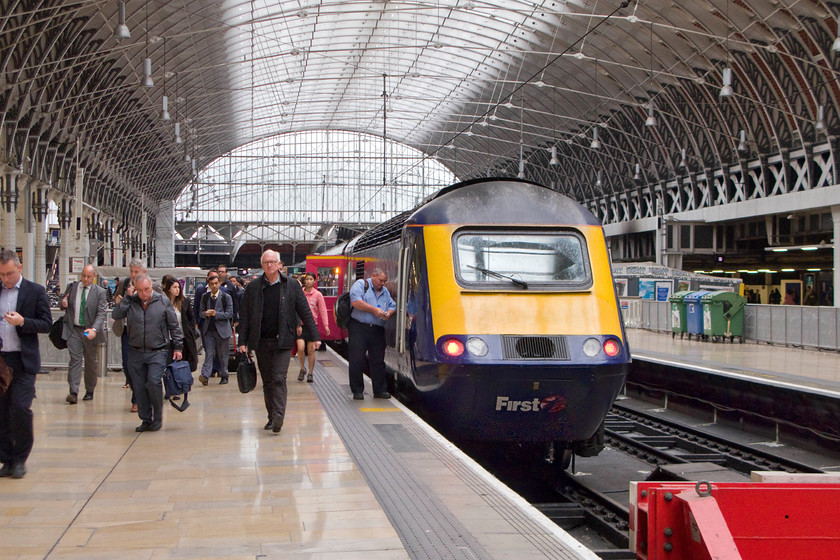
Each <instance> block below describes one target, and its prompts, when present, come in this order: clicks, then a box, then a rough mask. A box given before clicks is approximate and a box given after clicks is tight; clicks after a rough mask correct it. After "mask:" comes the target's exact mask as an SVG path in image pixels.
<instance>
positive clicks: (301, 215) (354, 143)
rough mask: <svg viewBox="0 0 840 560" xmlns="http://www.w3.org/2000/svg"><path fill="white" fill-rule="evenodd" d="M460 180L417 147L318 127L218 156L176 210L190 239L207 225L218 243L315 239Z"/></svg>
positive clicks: (378, 217)
mask: <svg viewBox="0 0 840 560" xmlns="http://www.w3.org/2000/svg"><path fill="white" fill-rule="evenodd" d="M455 181H456V179H455V175H454V174H453V173H452V172H451V171H449V170H448V169H446V168H445V167H444V166H443V165H441V164H440V163H439V162H437V161H435V160H433V159H430V158H428V157H427V156H426V155H425V154H423V153H422V152H420V151H419V150H417V149H415V148H412V147H410V146H406V145H404V144H400V143H398V142H393V141H390V140H388V141H384V140H383V139H382V137H379V136H373V135H370V134H362V133H357V132H349V131H335V130H312V131H305V132H296V133H289V134H282V135H278V136H273V137H271V138H266V139H263V140H258V141H256V142H251V143H249V144H246V145H244V146H242V147H240V148H237V149H236V150H233V151H232V152H230V153H228V154H225V155H223V156H222V157H219V158H217V159H216V160H215V161H213V162H212V163H210V164H209V165H208V166H207V167H205V168H204V169H203V170H201V171H200V172H199V173H198V174H197V175H196V177H195V180H194V181H192V182H191V183H190V185H189V186H188V188H187V189H186V190H185V191H184V192H183V193H182V194H181V196H180V198H179V199H178V200H177V202H176V206H175V213H176V220H177V221H178V222H179V233H180V235H181V236H182V237H183V238H190V237H192V236H194V235H196V233H197V231H198V229H199V228H200V227H201V226H203V225H207V226H208V227H210V228H212V229H214V230H215V234H216V236H218V237H217V238H218V239H224V238H228V239H229V240H232V239H236V240H238V241H241V242H247V241H250V240H260V239H283V240H294V241H311V240H313V239H316V238H320V237H322V235H323V231H324V228H325V227H327V228H328V227H329V225H331V224H336V223H338V224H342V225H345V226H348V227H351V228H353V227H358V228H364V227H367V226H369V225H371V224H377V223H380V222H382V221H383V220H386V219H388V218H390V217H391V216H393V215H395V214H396V213H398V212H402V211H404V210H408V209H410V208H412V207H414V206H416V205H417V204H418V203H419V202H420V201H421V200H423V199H424V198H425V197H427V196H429V195H431V194H434V193H435V192H437V191H438V190H440V189H441V188H442V187H445V186H448V185H450V184H452V183H454V182H455ZM190 224H193V225H194V227H193V228H190V227H189V225H190ZM231 226H233V227H231Z"/></svg>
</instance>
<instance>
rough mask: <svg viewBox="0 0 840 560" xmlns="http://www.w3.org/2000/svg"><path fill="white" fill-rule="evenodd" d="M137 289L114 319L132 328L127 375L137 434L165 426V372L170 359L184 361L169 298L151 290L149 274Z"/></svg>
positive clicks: (142, 276) (136, 284)
mask: <svg viewBox="0 0 840 560" xmlns="http://www.w3.org/2000/svg"><path fill="white" fill-rule="evenodd" d="M134 287H135V289H136V291H137V293H136V294H134V295H128V296H126V297H124V298H122V300H121V301H120V302H119V303H118V304H117V306H116V307H115V308H114V310H113V312H112V316H113V317H114V318H116V319H123V318H125V319H126V322H127V323H128V324H129V325H131V329H130V330H129V333H128V336H129V349H128V372H129V374H130V375H131V382H132V386H133V387H134V389H135V395H136V397H137V414H138V415H139V416H140V420H141V424H140V425H139V426H137V427H136V428H135V429H134V430H135V431H136V432H156V431H158V430H160V428H161V427H162V425H163V372H164V370H165V369H166V365H167V364H168V363H169V361H170V359H175V360H180V359H181V357H182V356H181V348H182V347H183V335H182V333H181V327H180V325H179V324H178V317H177V316H176V314H175V309H174V308H173V307H172V304H171V303H170V302H169V298H166V297H164V296H163V295H161V294H159V293H157V292H155V291H153V290H152V280H151V278H149V276H148V275H147V274H138V275H137V277H136V278H135V279H134ZM170 340H171V341H172V342H171V343H172V348H173V351H171V352H170V350H169V349H170Z"/></svg>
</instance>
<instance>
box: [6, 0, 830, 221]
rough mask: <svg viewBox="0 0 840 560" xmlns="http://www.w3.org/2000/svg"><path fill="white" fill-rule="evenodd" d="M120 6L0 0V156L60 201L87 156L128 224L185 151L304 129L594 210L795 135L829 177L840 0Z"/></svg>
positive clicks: (201, 155) (151, 214)
mask: <svg viewBox="0 0 840 560" xmlns="http://www.w3.org/2000/svg"><path fill="white" fill-rule="evenodd" d="M124 4H125V24H126V26H127V29H126V31H128V30H130V33H125V32H122V33H115V31H116V30H117V29H119V28H118V27H117V24H118V22H119V21H120V13H119V7H120V5H121V3H120V2H117V1H114V2H70V1H68V0H44V1H39V2H36V3H27V2H19V1H13V0H0V6H2V8H3V14H4V17H5V19H0V59H2V61H3V63H2V67H3V69H4V81H3V87H0V105H2V107H3V111H2V112H0V163H4V164H7V165H8V166H10V167H11V168H14V169H15V170H17V171H19V172H20V173H21V174H22V175H25V176H28V177H31V178H32V179H33V180H36V181H39V182H42V183H43V184H48V185H50V186H51V188H52V190H51V196H53V197H54V198H56V199H57V198H59V197H72V196H74V195H75V188H74V179H73V178H74V177H75V176H76V171H77V170H79V169H84V177H85V179H84V182H85V191H84V195H83V196H84V199H85V203H86V204H87V205H88V206H89V207H90V208H93V209H96V211H97V212H96V213H97V214H101V215H102V217H105V218H111V219H113V220H114V221H115V222H117V223H120V224H122V225H124V226H125V227H128V228H130V229H132V230H134V231H140V230H141V229H142V228H141V222H142V221H143V220H144V219H145V220H147V221H146V223H143V224H142V227H144V228H146V229H147V230H148V229H149V228H152V227H154V218H155V216H156V214H157V213H158V212H159V209H160V208H161V207H163V208H167V209H168V208H169V204H168V203H169V201H171V200H173V199H175V198H176V197H177V196H179V194H180V193H181V192H182V191H183V189H184V188H185V187H187V188H188V185H189V184H190V181H191V180H193V178H194V175H195V171H194V170H193V163H192V162H195V167H196V168H197V170H201V169H204V168H205V167H206V166H207V165H208V164H209V163H210V162H213V161H215V160H216V159H217V158H219V157H221V155H222V154H226V153H229V152H231V151H232V150H234V149H235V148H236V147H237V146H242V145H245V144H247V143H248V142H252V141H256V140H259V139H262V138H269V137H274V136H276V135H278V134H286V133H302V132H304V131H314V130H332V131H355V132H361V133H366V134H371V135H374V136H377V135H384V136H385V137H387V138H389V139H391V140H394V141H396V142H400V143H402V144H404V145H409V146H412V147H414V148H417V149H418V150H421V151H422V152H424V153H425V154H426V155H427V156H428V157H431V158H435V159H437V160H438V161H441V162H444V164H445V165H446V166H447V167H448V168H449V169H451V170H453V171H454V172H455V174H457V175H458V176H459V177H460V178H463V179H468V178H472V177H477V176H486V175H502V176H515V175H517V174H518V170H519V167H520V163H521V164H522V168H523V172H524V173H523V174H524V175H525V176H526V177H527V178H529V179H533V180H536V181H538V182H541V183H544V184H547V185H551V184H553V185H555V186H556V188H557V189H558V190H561V191H562V192H564V193H568V194H570V195H571V196H572V197H574V198H575V199H577V200H579V201H581V202H584V203H586V204H588V205H590V206H591V207H592V206H596V207H598V208H601V207H603V208H606V209H608V210H609V211H606V212H600V214H599V215H602V216H604V217H605V219H606V220H623V219H626V217H627V216H634V215H635V214H636V213H634V212H633V211H630V210H628V211H623V210H621V208H622V205H624V206H626V207H627V208H628V209H629V208H630V206H632V201H633V200H637V199H639V200H641V199H644V200H648V199H650V198H651V197H653V196H654V195H655V193H657V192H660V193H661V192H662V191H663V189H664V188H666V187H665V186H667V185H669V184H682V182H683V181H684V180H685V175H686V173H689V174H691V175H692V176H698V175H705V176H706V177H707V178H712V179H713V178H714V177H721V176H729V175H730V172H731V169H732V168H733V166H739V167H742V168H745V166H746V163H745V162H751V161H756V162H759V164H758V166H759V167H766V162H773V161H776V160H780V161H782V162H786V161H788V160H789V158H790V155H791V154H794V155H795V154H797V153H799V152H800V151H804V152H805V153H806V155H807V159H808V160H809V161H807V162H805V163H804V164H803V165H802V167H801V169H802V170H803V171H802V172H801V173H799V172H798V171H797V172H796V174H797V176H803V177H804V176H805V175H806V172H805V171H804V170H806V169H808V168H811V169H815V167H814V166H815V165H818V163H816V161H815V160H814V157H813V154H821V153H823V152H825V151H828V153H829V156H826V157H825V162H828V163H826V164H825V165H826V167H827V168H828V167H831V174H832V175H833V174H835V170H834V169H833V166H834V165H835V163H834V162H835V161H836V158H835V155H834V152H835V151H836V150H837V142H836V137H837V135H838V132H840V88H838V87H837V80H838V76H840V42H837V41H836V39H837V38H838V35H839V34H840V29H838V15H840V9H838V4H837V2H826V1H820V0H817V1H811V2H802V1H797V0H791V1H786V2H785V1H778V0H772V1H767V0H744V1H742V2H731V1H730V0H697V1H693V2H672V1H666V0H645V1H636V2H627V1H626V0H603V1H600V2H591V1H586V0H563V1H558V0H504V1H501V0H435V1H434V2H431V1H416V0H392V1H388V2H369V1H362V0H306V1H302V0H272V1H268V0H253V1H251V0H221V1H219V0H212V1H211V0H191V1H190V2H180V3H179V2H174V3H173V2H168V1H166V2H165V1H162V0H126V1H125V3H124ZM147 72H148V75H147ZM724 86H725V87H724ZM721 92H725V94H724V95H721ZM164 100H165V101H166V104H167V105H166V106H167V108H168V110H167V113H168V114H169V115H170V118H169V119H165V118H163V115H162V113H163V111H162V109H163V107H164ZM647 123H653V124H647ZM176 124H177V125H178V129H179V131H180V134H179V135H178V137H179V138H180V139H181V140H182V143H183V145H181V144H178V145H176V135H175V127H176ZM596 135H597V137H598V138H597V139H596V138H595V136H596ZM185 156H189V158H190V161H185V160H186V158H185ZM552 156H556V157H552ZM552 161H553V162H554V163H555V165H552V163H551V162H552ZM762 162H765V163H762ZM781 167H782V171H781V173H784V174H786V175H788V174H791V173H794V171H793V170H785V169H784V168H785V167H790V165H789V164H787V163H783V164H782V165H781ZM797 169H799V167H797ZM741 173H742V174H743V172H741ZM765 174H766V173H765ZM812 174H816V173H812ZM824 174H827V173H824ZM691 181H692V182H693V183H696V181H695V180H694V179H691ZM812 182H814V181H812ZM783 183H784V184H786V185H790V184H791V179H790V178H788V177H786V178H785V179H784V181H783ZM827 183H828V184H831V185H834V184H836V183H837V181H836V179H835V177H833V176H832V177H831V179H830V180H829V181H827ZM668 188H670V187H668ZM713 188H714V189H718V188H719V189H720V191H721V192H724V193H727V192H729V191H730V190H733V189H734V188H735V187H734V186H732V185H730V186H726V185H720V186H719V187H713ZM785 188H787V187H785ZM687 191H688V192H686V190H685V189H684V190H679V189H676V188H674V189H673V193H672V194H669V195H668V196H669V197H670V196H673V197H674V198H677V199H680V200H682V199H686V200H689V199H692V197H694V198H698V197H699V194H696V193H694V192H693V191H692V190H691V189H687ZM397 195H398V196H401V195H400V193H397ZM705 198H706V199H707V200H713V199H714V198H713V197H708V196H707V197H705ZM723 198H724V199H729V198H731V197H729V196H728V195H727V196H725V197H723ZM700 199H701V200H702V197H700ZM163 202H166V203H167V204H161V203H163ZM642 206H644V205H642ZM649 206H651V207H652V206H655V204H653V203H651V204H650V205H649ZM613 209H615V211H614V210H613ZM91 212H93V210H91ZM642 213H643V214H650V213H651V212H648V211H645V212H642ZM97 219H100V218H99V217H97Z"/></svg>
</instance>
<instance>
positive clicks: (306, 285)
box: [298, 272, 330, 383]
mask: <svg viewBox="0 0 840 560" xmlns="http://www.w3.org/2000/svg"><path fill="white" fill-rule="evenodd" d="M303 295H305V296H306V303H308V304H309V310H310V311H311V312H312V318H313V319H315V326H316V327H317V328H318V329H319V335H320V331H321V329H323V332H324V334H325V335H327V336H329V334H330V323H329V318H328V317H327V304H326V303H325V302H324V296H323V294H321V292H319V291H318V288H316V287H315V273H314V272H307V273H306V274H305V275H304V277H303ZM304 342H305V344H306V346H305V355H306V356H308V357H309V373H308V374H307V372H306V369H305V368H304V357H305V356H304V353H302V352H301V351H300V347H298V360H299V361H300V373H299V374H298V381H303V378H304V376H305V377H306V381H307V382H308V383H312V382H313V381H315V378H314V374H315V344H314V341H312V340H306V339H304Z"/></svg>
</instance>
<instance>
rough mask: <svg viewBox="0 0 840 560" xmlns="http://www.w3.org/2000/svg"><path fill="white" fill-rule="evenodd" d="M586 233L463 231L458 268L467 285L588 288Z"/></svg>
mask: <svg viewBox="0 0 840 560" xmlns="http://www.w3.org/2000/svg"><path fill="white" fill-rule="evenodd" d="M587 255H588V253H587V251H586V243H585V241H584V239H583V237H582V236H581V235H580V234H578V233H576V232H572V231H552V232H550V233H543V232H539V233H537V232H534V233H531V232H525V233H523V232H511V231H481V232H475V231H464V232H462V233H460V234H457V235H456V237H455V261H456V263H455V268H456V276H457V278H458V281H459V283H460V284H462V285H463V286H464V287H468V288H493V289H498V288H500V287H511V288H514V289H523V288H524V289H549V290H555V289H585V288H588V287H590V286H591V285H592V276H591V272H590V266H589V259H588V258H587Z"/></svg>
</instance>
